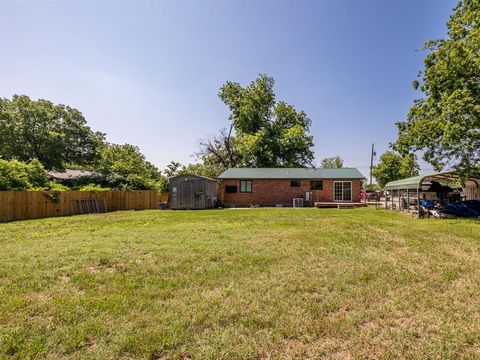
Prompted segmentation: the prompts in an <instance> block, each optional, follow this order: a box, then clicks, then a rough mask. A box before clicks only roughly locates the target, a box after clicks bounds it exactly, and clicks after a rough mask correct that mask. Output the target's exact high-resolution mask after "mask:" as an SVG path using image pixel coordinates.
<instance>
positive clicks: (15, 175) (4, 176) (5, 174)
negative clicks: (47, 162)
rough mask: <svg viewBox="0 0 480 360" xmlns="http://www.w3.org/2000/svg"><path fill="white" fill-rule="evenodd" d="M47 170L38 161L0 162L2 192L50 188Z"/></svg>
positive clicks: (0, 187) (0, 188) (0, 186)
mask: <svg viewBox="0 0 480 360" xmlns="http://www.w3.org/2000/svg"><path fill="white" fill-rule="evenodd" d="M48 184H49V181H48V176H47V172H46V171H45V168H44V167H43V166H42V164H40V162H39V161H38V160H36V159H35V160H32V161H31V162H30V163H28V164H27V163H24V162H22V161H18V160H10V161H7V160H0V190H2V191H8V190H36V189H44V188H46V187H48Z"/></svg>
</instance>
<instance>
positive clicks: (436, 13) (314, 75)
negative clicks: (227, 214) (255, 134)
mask: <svg viewBox="0 0 480 360" xmlns="http://www.w3.org/2000/svg"><path fill="white" fill-rule="evenodd" d="M455 4H456V0H335V1H332V0H330V1H326V0H316V1H313V0H312V1H307V0H297V1H294V0H291V1H281V0H278V1H272V0H265V1H258V0H257V1H254V0H241V1H240V0H238V1H233V0H215V1H214V0H205V1H201V0H191V1H186V0H178V1H173V0H172V1H138V0H137V1H133V0H132V1H20V0H18V1H5V0H0V33H1V34H2V35H3V36H2V46H1V47H0V96H1V97H11V96H12V95H13V94H26V95H29V96H30V97H32V98H34V99H38V98H44V99H49V100H52V101H54V102H58V103H64V104H68V105H70V106H72V107H75V108H78V109H79V110H80V111H82V113H83V114H84V115H85V117H86V119H87V121H88V123H89V125H90V126H91V127H92V128H93V129H94V130H98V131H103V132H106V133H107V139H108V140H109V141H111V142H115V143H125V142H128V143H131V144H135V145H138V146H139V147H140V149H141V150H142V151H143V152H144V153H145V154H146V156H147V158H148V159H149V160H150V161H151V162H153V163H154V164H156V165H157V166H158V167H159V168H163V167H164V166H165V165H166V164H167V163H168V162H170V161H171V160H175V161H179V162H182V163H187V162H192V161H193V158H192V157H191V155H192V153H194V152H195V151H196V149H197V146H196V143H197V139H198V138H200V137H204V136H206V135H208V134H213V133H215V132H217V130H218V129H220V128H223V127H227V126H228V112H227V109H226V107H225V106H224V105H223V104H222V103H221V102H220V100H219V99H218V97H217V93H218V89H219V87H220V86H221V85H222V84H223V83H224V82H225V81H227V80H232V81H238V82H240V83H241V84H244V85H246V84H248V83H249V82H250V81H251V80H253V79H254V78H255V77H256V76H257V75H258V74H259V73H267V74H269V75H271V76H273V77H274V78H275V80H276V85H275V90H276V94H277V99H278V100H285V101H286V102H288V103H290V104H292V105H294V106H295V107H296V108H297V109H299V110H304V111H305V112H306V113H307V114H308V116H309V117H310V118H311V119H312V122H313V125H312V129H311V132H312V135H313V136H314V142H315V148H314V150H315V155H316V163H317V164H318V163H319V162H320V160H321V159H322V158H324V157H327V156H333V155H340V156H341V157H342V158H343V159H344V160H345V165H346V166H353V167H358V168H359V170H361V171H362V172H363V173H365V174H367V173H368V169H367V167H368V165H369V156H370V146H371V145H370V144H371V142H374V143H375V144H376V147H377V153H378V155H380V154H381V153H382V152H383V151H385V150H386V149H387V147H388V143H389V142H391V141H394V140H395V138H396V128H395V125H394V123H395V121H398V120H402V119H404V118H405V115H406V113H407V112H408V109H409V107H410V105H411V103H412V101H413V99H414V98H415V97H417V96H419V95H420V94H418V93H417V92H415V91H414V90H413V89H412V88H411V82H412V81H413V80H414V79H415V77H416V74H417V72H418V71H419V70H421V69H422V60H423V58H424V56H425V53H423V52H417V51H416V49H419V48H420V47H421V44H422V42H423V41H425V40H428V39H434V38H440V37H443V36H444V35H445V30H446V27H445V23H446V21H447V20H448V17H449V15H450V14H451V12H452V8H453V7H454V6H455ZM422 168H424V169H428V168H429V166H428V165H427V164H422Z"/></svg>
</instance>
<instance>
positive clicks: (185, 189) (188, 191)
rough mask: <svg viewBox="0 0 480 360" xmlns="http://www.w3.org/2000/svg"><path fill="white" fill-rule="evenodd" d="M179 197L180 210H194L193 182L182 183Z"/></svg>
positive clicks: (184, 181)
mask: <svg viewBox="0 0 480 360" xmlns="http://www.w3.org/2000/svg"><path fill="white" fill-rule="evenodd" d="M178 187H179V189H178V195H177V201H178V208H179V209H192V208H193V189H192V181H189V180H182V181H180V184H179V186H178Z"/></svg>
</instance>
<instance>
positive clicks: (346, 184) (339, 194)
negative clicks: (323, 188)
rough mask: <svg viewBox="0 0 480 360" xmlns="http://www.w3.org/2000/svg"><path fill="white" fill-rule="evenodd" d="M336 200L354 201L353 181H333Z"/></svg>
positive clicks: (334, 198)
mask: <svg viewBox="0 0 480 360" xmlns="http://www.w3.org/2000/svg"><path fill="white" fill-rule="evenodd" d="M333 200H334V201H352V183H351V181H335V182H334V183H333Z"/></svg>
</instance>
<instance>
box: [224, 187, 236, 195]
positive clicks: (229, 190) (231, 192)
mask: <svg viewBox="0 0 480 360" xmlns="http://www.w3.org/2000/svg"><path fill="white" fill-rule="evenodd" d="M237 189H238V186H237V185H227V186H225V192H226V193H227V194H233V193H236V192H237Z"/></svg>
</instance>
